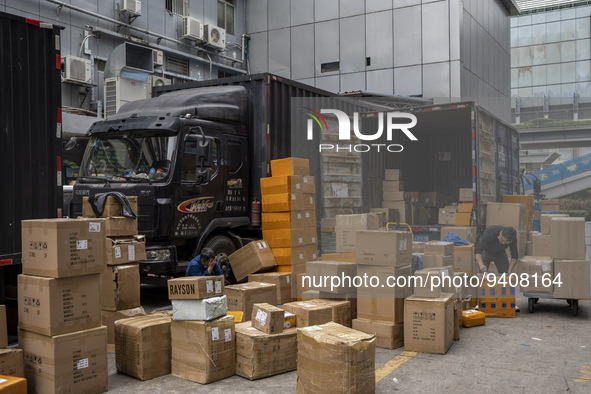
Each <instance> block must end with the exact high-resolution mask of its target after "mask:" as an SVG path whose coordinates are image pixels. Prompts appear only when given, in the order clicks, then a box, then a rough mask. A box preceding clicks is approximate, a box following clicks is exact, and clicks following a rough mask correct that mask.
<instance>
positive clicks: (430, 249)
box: [423, 241, 454, 268]
mask: <svg viewBox="0 0 591 394" xmlns="http://www.w3.org/2000/svg"><path fill="white" fill-rule="evenodd" d="M423 253H424V255H423V268H436V267H446V266H449V265H453V263H454V243H453V242H445V241H429V242H425V244H424V249H423Z"/></svg>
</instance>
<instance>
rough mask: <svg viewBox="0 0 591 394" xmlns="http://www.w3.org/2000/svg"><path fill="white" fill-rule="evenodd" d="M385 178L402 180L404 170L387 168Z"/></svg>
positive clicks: (387, 179)
mask: <svg viewBox="0 0 591 394" xmlns="http://www.w3.org/2000/svg"><path fill="white" fill-rule="evenodd" d="M384 179H385V180H386V181H400V180H402V171H400V170H397V169H394V170H385V171H384Z"/></svg>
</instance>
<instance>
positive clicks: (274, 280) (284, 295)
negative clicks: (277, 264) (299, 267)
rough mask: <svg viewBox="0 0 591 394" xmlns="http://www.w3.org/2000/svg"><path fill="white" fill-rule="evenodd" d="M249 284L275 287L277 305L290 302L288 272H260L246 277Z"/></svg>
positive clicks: (289, 276)
mask: <svg viewBox="0 0 591 394" xmlns="http://www.w3.org/2000/svg"><path fill="white" fill-rule="evenodd" d="M248 281H249V282H262V283H271V284H274V285H275V286H276V287H277V303H278V304H283V303H286V302H291V301H292V300H293V299H292V297H291V283H292V281H291V273H290V272H262V273H259V274H251V275H248Z"/></svg>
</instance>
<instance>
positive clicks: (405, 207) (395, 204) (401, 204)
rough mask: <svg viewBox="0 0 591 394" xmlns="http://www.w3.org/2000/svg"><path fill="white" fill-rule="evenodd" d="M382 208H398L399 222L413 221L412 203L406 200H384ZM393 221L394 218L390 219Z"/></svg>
mask: <svg viewBox="0 0 591 394" xmlns="http://www.w3.org/2000/svg"><path fill="white" fill-rule="evenodd" d="M382 208H387V209H393V210H396V215H397V219H398V220H395V221H396V222H398V223H410V222H411V221H412V205H411V203H409V202H406V201H382ZM390 221H392V220H390Z"/></svg>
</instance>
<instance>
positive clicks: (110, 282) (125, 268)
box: [101, 264, 140, 311]
mask: <svg viewBox="0 0 591 394" xmlns="http://www.w3.org/2000/svg"><path fill="white" fill-rule="evenodd" d="M101 305H102V309H104V310H107V311H118V310H120V309H130V308H135V307H138V306H140V266H139V264H129V265H110V266H107V267H106V269H105V271H103V273H102V275H101Z"/></svg>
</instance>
